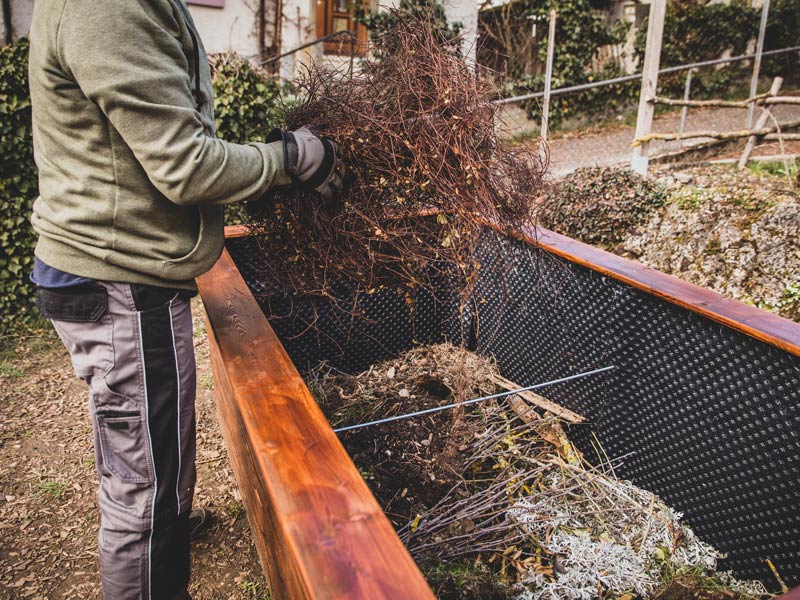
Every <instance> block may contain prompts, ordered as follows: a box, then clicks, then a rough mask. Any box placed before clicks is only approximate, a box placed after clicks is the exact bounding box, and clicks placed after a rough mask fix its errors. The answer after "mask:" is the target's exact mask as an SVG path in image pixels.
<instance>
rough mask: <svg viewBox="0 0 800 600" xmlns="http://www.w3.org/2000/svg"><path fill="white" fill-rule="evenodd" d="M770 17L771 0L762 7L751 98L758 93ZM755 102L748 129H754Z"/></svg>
mask: <svg viewBox="0 0 800 600" xmlns="http://www.w3.org/2000/svg"><path fill="white" fill-rule="evenodd" d="M768 16H769V0H764V6H762V7H761V25H760V26H759V29H758V44H757V45H756V58H755V61H754V62H753V78H752V79H751V80H750V97H751V98H754V97H755V95H756V93H757V92H758V76H759V75H760V71H761V53H762V52H764V32H765V31H766V29H767V17H768ZM755 109H756V104H755V100H753V101H752V102H751V103H750V108H748V109H747V129H752V128H753V114H754V113H755Z"/></svg>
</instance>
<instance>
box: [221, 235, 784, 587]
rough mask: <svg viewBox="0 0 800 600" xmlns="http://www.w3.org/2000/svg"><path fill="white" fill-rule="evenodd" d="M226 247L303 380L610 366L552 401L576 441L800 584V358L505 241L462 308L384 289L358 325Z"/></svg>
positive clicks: (758, 565) (540, 376)
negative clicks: (457, 363) (492, 365)
mask: <svg viewBox="0 0 800 600" xmlns="http://www.w3.org/2000/svg"><path fill="white" fill-rule="evenodd" d="M227 248H228V250H229V252H230V253H231V255H232V257H233V259H234V261H235V263H236V265H237V267H238V268H239V271H240V272H241V274H242V276H243V278H244V279H245V281H246V282H247V284H248V286H249V287H250V290H251V291H252V292H253V294H254V296H255V297H256V298H257V300H258V301H259V304H260V305H261V306H262V308H263V309H264V312H265V314H266V316H267V317H268V318H269V319H270V324H271V325H272V327H273V329H274V330H275V332H276V333H277V335H278V336H279V338H280V339H281V341H282V343H283V345H284V346H285V347H286V350H287V352H288V353H289V355H290V356H291V358H292V360H293V361H294V362H295V364H296V365H297V367H298V369H299V370H300V371H301V372H305V371H308V370H309V369H310V368H313V367H314V366H316V365H318V364H319V363H320V362H322V361H326V362H327V364H328V365H330V366H332V367H334V368H336V369H339V370H341V371H344V372H348V373H357V372H359V371H361V370H364V369H366V368H368V367H369V365H371V364H373V363H376V362H380V361H383V360H386V359H389V358H391V357H394V356H396V355H397V354H399V353H400V352H402V351H404V350H406V349H408V348H410V347H412V346H413V345H414V344H417V343H432V342H439V341H444V340H450V341H453V342H454V343H463V344H464V345H465V346H467V347H468V348H470V349H472V350H476V351H478V352H481V353H483V354H487V355H492V356H494V357H495V358H496V359H497V362H498V364H499V365H500V367H501V369H502V371H503V374H504V375H505V376H506V377H508V378H509V379H511V380H512V381H515V382H516V383H519V384H520V385H532V384H534V383H537V382H541V381H545V380H550V379H555V378H558V377H563V376H566V375H571V374H575V373H578V372H581V371H587V370H590V369H595V368H599V367H604V366H608V365H614V367H615V369H614V370H612V371H609V372H607V373H603V374H601V375H597V376H593V377H589V378H585V379H581V380H578V381H575V382H570V383H567V384H561V385H558V386H553V387H550V388H547V389H546V390H543V391H542V393H543V395H545V396H547V397H549V398H551V399H552V400H554V401H556V402H559V403H561V404H563V405H564V406H566V407H568V408H569V409H571V410H574V411H576V412H578V413H580V414H582V415H584V416H585V417H586V419H587V423H586V424H585V425H581V426H573V427H572V431H571V435H572V437H573V440H574V441H575V443H576V444H577V446H578V447H579V448H580V449H581V451H582V452H583V453H584V454H585V455H586V456H587V458H590V459H592V458H593V457H598V454H597V444H596V442H595V440H597V441H599V443H600V445H601V446H602V449H603V451H604V452H605V453H606V454H607V455H608V456H609V457H611V458H612V459H615V458H620V459H621V462H622V464H621V466H620V467H618V468H617V469H616V473H617V475H618V476H621V477H624V478H626V479H630V480H632V481H634V482H635V483H636V484H637V485H639V486H641V487H643V488H645V489H648V490H651V491H653V492H655V493H657V494H659V495H660V496H661V497H662V498H663V499H664V500H665V501H666V502H667V503H668V504H669V505H670V506H672V507H674V508H675V509H676V510H679V511H681V512H683V513H684V514H685V520H686V521H687V522H688V523H689V524H690V525H691V526H692V527H693V529H694V530H695V532H696V533H697V534H698V535H699V536H700V537H701V538H702V539H704V540H705V541H707V542H709V543H711V544H712V545H714V546H715V547H717V548H719V549H720V550H722V551H723V552H725V553H727V554H728V558H727V559H726V560H725V561H723V564H722V566H723V567H724V568H729V569H732V570H733V571H734V572H735V573H736V574H737V575H738V576H739V577H744V578H756V579H761V580H762V581H763V582H764V583H765V584H766V585H767V586H768V588H770V589H773V590H776V589H777V583H776V581H775V578H774V577H773V575H772V574H771V572H770V570H769V569H768V567H767V566H766V564H765V560H766V559H770V560H772V562H773V563H774V564H775V566H776V568H777V569H778V572H779V573H780V575H781V576H782V577H783V579H784V580H785V582H786V583H787V584H788V585H790V586H795V585H798V584H800V359H799V358H797V357H795V356H793V355H791V354H789V353H788V352H785V351H783V350H781V349H779V348H776V347H774V346H771V345H769V344H767V343H764V342H760V341H758V340H756V339H754V338H751V337H749V336H747V335H744V334H742V333H739V332H737V331H734V330H733V329H730V328H728V327H725V326H723V325H720V324H718V323H716V322H714V321H712V320H710V319H708V318H705V317H703V316H701V315H698V314H696V313H694V312H691V311H689V310H687V309H684V308H681V307H679V306H677V305H674V304H672V303H670V302H667V301H665V300H662V299H659V298H657V297H655V296H653V295H650V294H647V293H645V292H642V291H640V290H637V289H635V288H633V287H631V286H628V285H626V284H624V283H621V282H619V281H617V280H615V279H612V278H609V277H605V276H603V275H601V274H600V273H598V272H595V271H593V270H591V269H588V268H585V267H582V266H580V265H577V264H574V263H571V262H568V261H566V260H563V259H559V258H556V257H554V256H553V255H551V254H549V253H547V252H546V251H544V250H541V249H539V248H535V247H532V246H531V245H529V244H527V243H525V242H522V241H517V240H513V239H511V238H507V237H505V236H502V235H501V234H497V233H494V232H488V231H487V233H486V234H485V235H484V237H483V239H482V241H481V244H480V247H479V248H478V252H477V258H478V260H479V261H480V263H481V268H480V275H479V277H478V280H477V283H476V286H475V289H474V291H473V293H472V295H471V296H470V298H469V299H468V301H467V302H466V303H465V304H463V305H462V303H461V302H460V299H459V297H458V296H457V295H455V294H453V293H448V291H447V289H443V290H442V291H441V293H438V292H437V299H436V300H434V299H433V298H432V297H431V296H430V295H427V294H419V295H418V296H417V297H416V299H415V302H414V303H413V304H409V303H408V302H407V301H406V298H405V294H403V293H401V292H397V291H394V290H383V291H380V292H377V293H375V294H371V295H362V296H361V297H359V298H358V306H359V311H360V313H361V315H362V316H361V317H359V318H353V317H351V316H350V315H349V314H348V312H347V310H346V307H342V306H340V307H339V308H337V309H332V308H331V306H330V305H329V303H328V301H326V300H323V299H319V298H310V297H299V298H298V297H295V298H286V297H284V296H282V295H281V294H280V293H279V292H278V290H276V289H274V286H271V285H270V283H269V282H268V281H265V280H264V277H263V270H261V269H260V268H259V264H258V261H259V253H258V250H257V247H256V246H255V244H254V243H253V242H252V241H250V240H248V239H247V238H234V239H230V240H228V242H227ZM443 287H445V286H443ZM342 289H343V290H346V289H347V288H346V286H345V287H343V288H342ZM443 299H444V300H443Z"/></svg>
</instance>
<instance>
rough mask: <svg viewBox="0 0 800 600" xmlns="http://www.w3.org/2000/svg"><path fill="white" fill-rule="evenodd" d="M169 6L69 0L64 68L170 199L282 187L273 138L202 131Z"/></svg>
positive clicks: (61, 36) (200, 199) (62, 30)
mask: <svg viewBox="0 0 800 600" xmlns="http://www.w3.org/2000/svg"><path fill="white" fill-rule="evenodd" d="M173 9H174V10H178V9H177V7H174V5H173V4H172V2H171V1H170V0H67V2H66V5H65V8H64V12H63V15H62V17H61V25H60V27H59V31H58V39H57V48H58V52H59V58H60V61H61V64H62V67H63V68H64V69H65V70H66V71H67V73H68V74H69V75H70V76H71V77H73V78H74V79H75V81H76V82H77V83H78V85H79V86H80V88H81V90H82V91H83V93H84V94H85V95H86V96H87V97H88V98H89V99H90V100H92V101H93V102H95V103H96V104H97V105H98V107H99V108H100V110H102V111H103V113H104V114H105V115H106V116H107V117H108V120H109V121H110V123H111V125H112V126H113V127H114V129H116V131H117V132H118V133H119V135H120V136H121V137H122V139H123V140H124V141H125V143H126V144H127V145H128V146H129V147H130V149H131V150H132V151H133V154H134V155H135V157H136V159H137V160H138V161H139V163H140V164H141V166H142V168H143V169H144V171H145V172H146V173H147V176H148V178H149V179H150V181H151V182H152V183H153V185H154V186H155V187H156V188H158V190H159V191H160V192H161V193H162V194H164V196H166V197H167V198H168V199H169V200H171V201H172V202H174V203H176V204H180V205H193V204H228V203H232V202H240V201H245V200H255V199H259V198H260V197H261V196H263V195H264V193H265V192H266V191H267V190H268V189H269V188H270V187H273V186H277V185H289V184H290V183H291V179H290V178H289V176H288V175H287V173H286V171H285V169H284V166H283V165H284V156H283V147H282V144H281V143H280V142H275V143H271V144H262V143H252V144H232V143H229V142H225V141H222V140H219V139H214V138H212V137H209V136H208V135H206V133H205V132H204V130H203V125H202V122H201V120H200V115H199V113H198V112H197V110H196V109H195V104H194V102H195V100H194V95H193V90H192V88H191V79H190V77H189V64H188V61H187V59H186V56H185V55H184V53H183V50H182V48H181V44H180V42H179V41H178V39H177V38H176V36H177V35H178V32H179V26H178V22H177V20H176V17H175V13H174V12H173ZM265 126H266V124H265Z"/></svg>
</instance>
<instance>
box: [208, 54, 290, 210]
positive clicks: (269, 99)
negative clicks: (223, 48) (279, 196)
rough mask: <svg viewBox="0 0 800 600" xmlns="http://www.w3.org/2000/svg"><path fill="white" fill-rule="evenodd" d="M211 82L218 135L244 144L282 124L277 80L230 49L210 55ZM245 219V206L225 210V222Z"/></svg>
mask: <svg viewBox="0 0 800 600" xmlns="http://www.w3.org/2000/svg"><path fill="white" fill-rule="evenodd" d="M209 63H210V64H211V76H212V82H213V85H214V117H215V118H216V121H217V136H218V137H220V138H222V139H223V140H227V141H229V142H236V143H237V144H245V143H247V142H258V141H263V140H264V138H266V137H267V134H268V133H269V132H270V130H271V129H272V128H274V127H282V126H283V114H285V111H286V102H285V101H287V100H288V101H291V97H289V96H287V97H286V98H284V96H282V91H283V90H282V88H281V85H280V83H278V82H277V81H275V80H274V79H272V78H271V77H270V76H269V75H268V74H267V72H266V71H264V70H263V69H260V68H258V67H254V66H253V65H252V64H251V63H249V62H248V61H246V60H244V59H243V58H242V57H240V56H238V55H237V54H235V53H233V52H226V53H223V54H215V55H212V56H210V57H209ZM245 221H247V217H246V215H245V213H244V207H243V206H242V205H239V204H234V205H231V206H228V207H226V209H225V223H226V224H227V225H234V224H237V223H242V222H245Z"/></svg>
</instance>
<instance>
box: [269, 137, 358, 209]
mask: <svg viewBox="0 0 800 600" xmlns="http://www.w3.org/2000/svg"><path fill="white" fill-rule="evenodd" d="M279 140H280V141H282V142H283V155H284V167H285V169H286V172H287V173H288V174H289V176H290V177H291V178H292V181H294V183H295V184H296V185H297V186H299V187H300V188H302V189H304V190H310V191H314V192H316V193H318V194H319V195H320V196H321V197H322V199H323V201H324V202H325V203H330V202H333V201H335V200H338V199H339V198H340V197H341V194H342V177H343V175H344V164H343V163H342V158H341V155H340V154H339V147H338V146H337V145H336V144H335V143H334V142H333V141H331V140H329V139H325V138H322V139H321V138H320V137H319V135H317V133H316V132H315V131H312V130H311V129H309V128H308V127H301V128H300V129H297V130H295V131H282V130H280V129H274V130H272V132H270V134H269V136H267V142H276V141H279Z"/></svg>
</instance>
